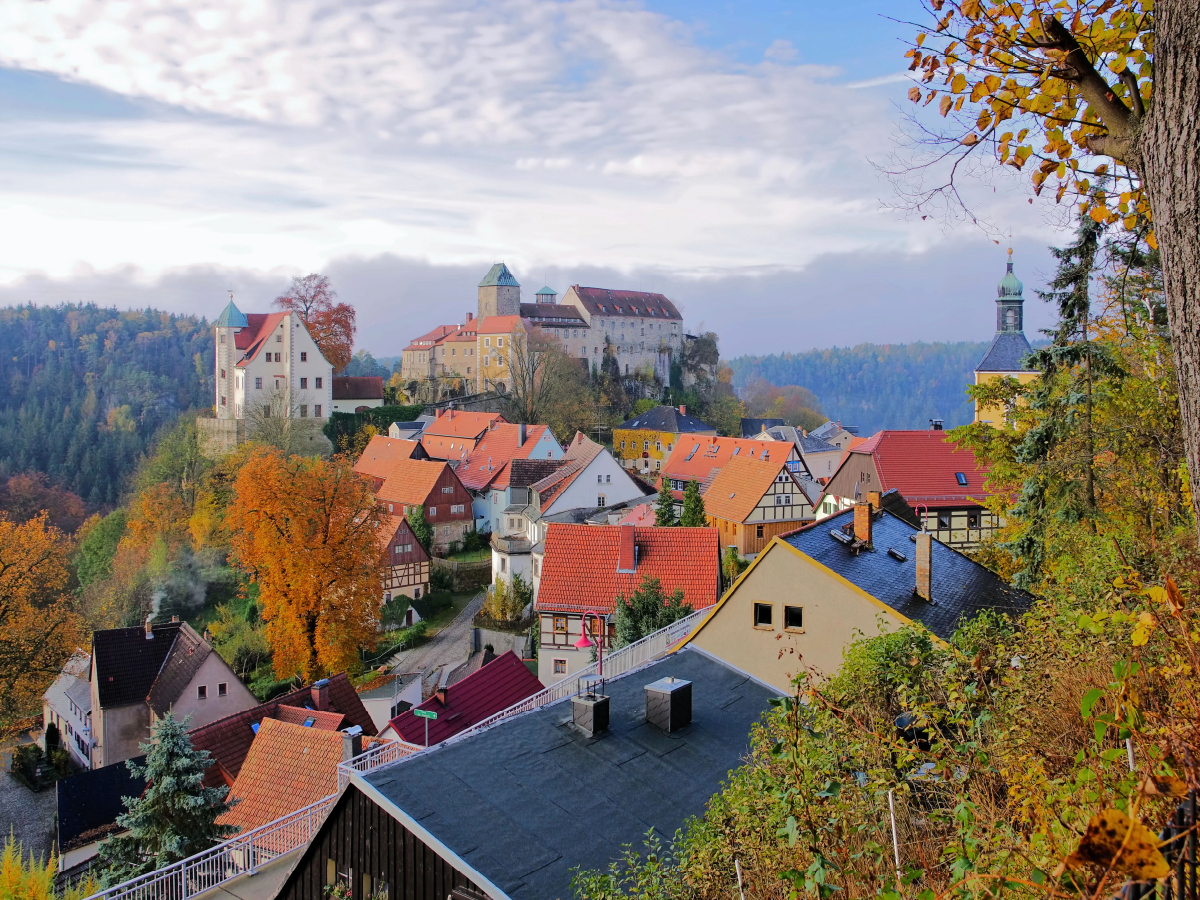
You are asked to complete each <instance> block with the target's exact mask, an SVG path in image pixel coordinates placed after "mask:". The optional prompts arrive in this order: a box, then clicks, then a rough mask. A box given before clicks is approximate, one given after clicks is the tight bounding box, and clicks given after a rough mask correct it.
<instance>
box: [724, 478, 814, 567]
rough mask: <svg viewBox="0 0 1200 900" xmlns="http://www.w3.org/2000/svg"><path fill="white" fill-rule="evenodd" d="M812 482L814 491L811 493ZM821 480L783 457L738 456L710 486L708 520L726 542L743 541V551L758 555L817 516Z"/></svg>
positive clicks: (739, 544)
mask: <svg viewBox="0 0 1200 900" xmlns="http://www.w3.org/2000/svg"><path fill="white" fill-rule="evenodd" d="M805 487H808V489H809V491H811V492H812V494H813V496H811V497H810V496H809V495H808V494H807V493H805V490H804V489H805ZM819 494H820V486H819V485H818V484H817V483H816V482H815V481H811V480H809V479H801V478H800V476H798V475H797V474H796V473H795V472H793V471H792V470H791V469H789V468H788V465H787V462H786V461H785V460H784V459H783V457H782V456H780V457H779V458H778V459H775V460H770V459H754V458H752V457H749V456H736V457H734V458H733V459H731V460H729V462H727V463H725V465H724V466H722V467H721V470H720V471H719V472H718V473H717V474H716V476H715V477H714V478H713V480H712V482H711V483H710V484H709V486H708V489H707V490H706V491H705V492H704V512H705V515H706V516H707V517H708V522H709V524H710V525H712V526H713V527H714V528H716V529H717V530H718V531H720V533H721V546H722V547H730V546H734V547H737V549H738V553H739V554H740V555H741V556H746V557H752V556H754V555H755V554H757V553H758V552H759V551H761V550H762V549H763V547H765V546H767V544H768V543H770V541H771V538H773V537H774V536H775V535H777V534H783V533H784V532H786V531H795V530H796V529H797V528H799V527H800V526H801V525H803V524H805V523H806V522H811V521H813V520H814V519H815V518H816V516H815V514H814V513H813V505H814V501H815V500H816V499H817V497H818V496H819Z"/></svg>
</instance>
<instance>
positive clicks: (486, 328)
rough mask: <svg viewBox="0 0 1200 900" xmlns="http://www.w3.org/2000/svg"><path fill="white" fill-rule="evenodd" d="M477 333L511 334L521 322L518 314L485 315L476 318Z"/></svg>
mask: <svg viewBox="0 0 1200 900" xmlns="http://www.w3.org/2000/svg"><path fill="white" fill-rule="evenodd" d="M476 321H477V322H478V323H479V324H477V325H476V326H475V331H476V333H477V334H511V333H512V331H513V329H514V328H516V327H517V326H518V325H520V324H521V317H520V316H485V317H484V318H482V319H477V320H476Z"/></svg>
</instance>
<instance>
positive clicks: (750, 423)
mask: <svg viewBox="0 0 1200 900" xmlns="http://www.w3.org/2000/svg"><path fill="white" fill-rule="evenodd" d="M782 424H783V419H751V418H743V419H742V437H744V438H752V437H757V436H758V434H759V432H760V431H762V430H763V429H764V428H774V427H775V426H776V425H782Z"/></svg>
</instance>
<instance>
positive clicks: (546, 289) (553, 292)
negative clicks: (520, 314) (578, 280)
mask: <svg viewBox="0 0 1200 900" xmlns="http://www.w3.org/2000/svg"><path fill="white" fill-rule="evenodd" d="M545 294H550V295H552V296H555V297H557V296H558V291H556V290H555V289H554V288H552V287H550V285H546V286H545V287H543V288H542V289H541V290H540V291H538V292H537V294H536V296H538V297H541V296H543V295H545Z"/></svg>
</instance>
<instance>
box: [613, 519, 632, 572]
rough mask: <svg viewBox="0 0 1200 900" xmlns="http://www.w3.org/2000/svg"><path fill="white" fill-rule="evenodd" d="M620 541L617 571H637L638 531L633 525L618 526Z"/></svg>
mask: <svg viewBox="0 0 1200 900" xmlns="http://www.w3.org/2000/svg"><path fill="white" fill-rule="evenodd" d="M617 527H618V528H619V529H620V531H621V535H620V541H619V543H618V545H617V547H618V549H617V571H618V572H636V571H637V540H636V536H637V529H636V528H635V527H634V526H633V525H618V526H617Z"/></svg>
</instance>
